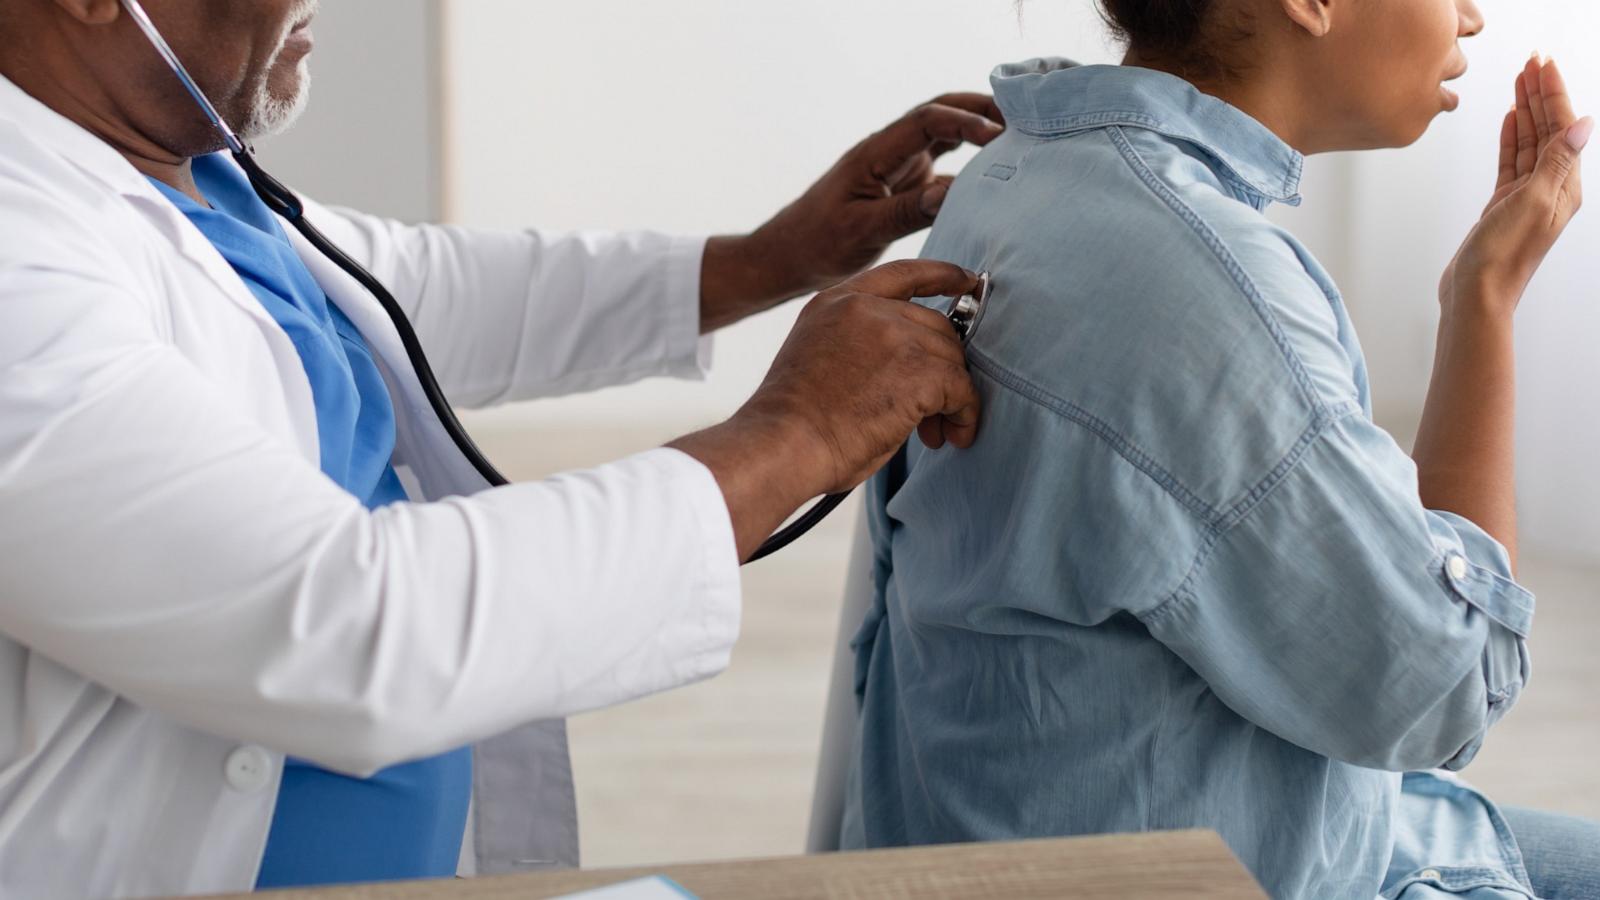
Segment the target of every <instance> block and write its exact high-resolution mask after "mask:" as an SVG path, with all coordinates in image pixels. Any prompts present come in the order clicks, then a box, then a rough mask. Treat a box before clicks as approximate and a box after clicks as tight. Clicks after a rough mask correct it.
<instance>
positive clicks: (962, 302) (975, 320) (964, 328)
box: [945, 272, 994, 345]
mask: <svg viewBox="0 0 1600 900" xmlns="http://www.w3.org/2000/svg"><path fill="white" fill-rule="evenodd" d="M993 287H994V284H993V281H992V280H991V279H990V277H989V273H988V272H984V273H982V274H980V275H979V276H978V286H977V287H976V288H974V289H973V290H972V293H970V294H962V295H961V296H959V297H957V298H956V299H954V300H952V301H951V302H950V309H949V310H948V311H947V312H946V313H945V317H946V318H948V319H949V320H950V324H951V325H954V326H955V328H956V334H958V335H960V336H961V343H962V344H963V345H966V344H970V343H972V338H973V337H974V336H976V335H977V333H978V326H979V325H980V324H982V322H983V314H984V311H985V310H987V309H988V308H989V293H990V291H992V290H993Z"/></svg>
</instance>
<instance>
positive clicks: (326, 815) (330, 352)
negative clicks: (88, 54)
mask: <svg viewBox="0 0 1600 900" xmlns="http://www.w3.org/2000/svg"><path fill="white" fill-rule="evenodd" d="M194 178H195V183H196V184H197V185H198V186H199V188H200V193H201V194H203V195H204V196H205V197H206V199H207V200H209V201H210V203H211V208H209V209H208V208H206V207H204V206H201V205H200V204H198V203H196V202H195V201H194V200H192V199H190V198H189V197H188V196H186V195H184V194H182V193H180V192H178V191H175V190H173V189H172V188H170V187H168V186H167V185H165V184H162V183H160V182H155V181H154V180H153V179H152V182H153V183H154V184H155V185H156V187H157V188H159V189H160V190H161V192H162V193H163V194H165V195H166V196H167V198H168V199H170V200H171V201H172V202H173V203H174V204H176V205H177V207H178V209H180V210H181V211H182V212H183V213H184V214H185V215H187V216H188V217H189V220H190V221H191V222H193V223H194V224H195V226H196V227H197V228H199V229H200V232H201V233H202V234H204V235H205V236H206V238H207V239H209V240H210V241H211V243H212V244H214V245H215V246H216V248H217V250H219V251H220V252H221V253H222V256H223V258H224V259H226V260H227V261H228V263H229V264H230V265H232V266H233V268H234V271H236V272H238V273H239V277H240V278H242V279H243V280H244V283H245V285H246V286H247V287H249V288H250V291H251V293H253V294H255V296H256V299H257V300H259V301H260V302H261V305H262V306H263V307H265V308H266V310H267V312H268V313H270V314H271V316H272V318H273V319H275V320H276V321H277V323H278V324H279V325H280V326H281V327H282V328H283V330H284V331H285V332H286V333H287V334H288V335H289V338H290V340H292V341H293V342H294V345H295V349H297V350H298V351H299V353H300V359H301V362H302V363H303V364H304V365H305V369H306V375H307V377H308V378H309V379H310V381H311V394H312V398H313V400H314V401H315V404H316V415H317V433H318V437H319V438H320V441H321V450H322V471H323V472H324V473H325V474H326V475H327V476H328V477H329V478H332V479H333V480H334V481H335V482H337V483H338V484H339V485H340V486H341V487H343V488H344V489H345V490H347V491H349V492H350V493H351V494H353V495H355V496H356V497H357V498H359V499H360V500H361V501H362V503H364V504H365V505H366V506H367V508H368V509H377V508H379V507H382V506H385V505H387V504H390V503H395V502H399V501H403V500H405V499H407V498H406V493H405V488H403V487H402V486H401V484H400V479H399V477H398V476H397V475H396V474H395V470H394V465H393V462H392V458H393V455H394V441H395V421H394V407H393V405H392V401H391V400H390V397H389V390H388V387H387V386H386V385H385V384H384V382H383V377H382V376H381V375H380V374H379V371H378V367H377V364H376V363H374V362H373V359H372V353H371V351H370V350H369V349H368V348H367V344H366V341H365V340H363V339H362V337H361V333H360V332H359V331H358V330H357V329H356V327H355V325H354V324H352V323H351V321H350V320H349V319H348V318H346V317H345V315H344V313H342V312H340V311H339V308H338V307H337V306H335V305H334V304H331V303H329V302H328V298H327V295H326V294H324V293H323V291H322V289H321V288H320V287H319V286H318V285H317V282H316V280H315V279H313V278H312V276H311V272H310V270H309V269H307V268H306V265H305V263H304V262H302V261H301V259H300V257H299V256H298V255H297V254H296V253H295V251H294V248H293V246H292V245H290V243H289V240H288V237H287V236H286V235H285V233H284V230H283V226H282V225H281V224H280V222H279V221H278V219H277V217H276V216H275V215H273V213H272V211H271V210H269V209H268V208H267V207H266V205H265V204H263V203H262V202H261V200H260V199H259V198H257V197H256V194H255V192H254V190H252V189H251V187H250V183H249V181H248V180H247V179H246V178H245V177H244V174H243V173H242V172H240V171H239V170H238V168H236V167H235V166H234V165H233V164H232V163H231V162H229V161H228V160H227V159H226V158H225V157H223V156H222V155H220V154H219V155H214V156H207V157H202V158H200V159H197V160H195V161H194ZM471 793H472V753H471V750H470V748H463V749H460V750H457V751H454V752H452V753H447V754H444V755H442V756H436V757H433V758H431V759H425V760H420V761H418V762H413V763H407V764H405V765H400V766H395V767H393V768H390V769H385V770H383V771H382V772H379V773H378V774H377V775H374V776H373V777H371V778H367V779H357V778H349V777H346V776H343V775H338V774H335V773H332V772H328V771H325V770H323V769H319V768H317V767H316V766H313V765H312V764H310V763H308V762H305V761H303V760H298V759H293V758H291V759H290V760H289V761H288V763H287V765H286V766H285V767H284V772H283V782H282V785H281V787H280V788H279V789H278V805H277V810H276V812H275V813H274V814H273V820H272V831H271V833H270V835H269V836H268V838H267V847H266V853H265V856H264V857H263V859H262V861H261V872H260V875H259V876H258V878H257V881H256V886H257V887H260V888H272V887H291V886H299V885H312V884H332V883H338V882H355V881H382V880H390V879H400V878H444V877H449V876H452V875H454V874H455V871H456V861H457V858H458V856H459V854H460V852H461V838H462V833H463V831H464V830H465V828H466V820H467V805H468V801H469V799H470V797H471Z"/></svg>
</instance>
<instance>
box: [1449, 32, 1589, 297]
mask: <svg viewBox="0 0 1600 900" xmlns="http://www.w3.org/2000/svg"><path fill="white" fill-rule="evenodd" d="M1593 131H1594V120H1593V119H1592V118H1587V117H1586V118H1584V119H1581V120H1580V119H1578V117H1577V114H1576V113H1574V112H1573V109H1572V99H1571V97H1570V96H1569V95H1568V93H1567V86H1566V82H1565V80H1564V79H1562V77H1561V70H1560V69H1559V68H1557V67H1556V64H1555V62H1554V61H1540V60H1539V59H1538V58H1537V57H1535V58H1533V59H1530V60H1528V63H1527V65H1526V66H1525V67H1524V68H1523V71H1522V72H1521V73H1520V74H1518V76H1517V83H1516V105H1515V107H1514V108H1513V109H1512V110H1511V111H1510V112H1508V113H1506V117H1505V122H1504V123H1503V125H1502V128H1501V133H1500V173H1499V177H1498V178H1497V180H1496V183H1495V191H1494V196H1493V197H1492V198H1491V199H1490V201H1489V205H1488V207H1487V208H1486V209H1485V210H1484V213H1483V218H1482V219H1480V220H1479V221H1478V223H1477V225H1476V226H1474V227H1473V229H1472V232H1471V233H1470V234H1468V235H1467V239H1466V241H1465V243H1463V244H1462V246H1461V250H1460V251H1459V252H1458V253H1457V254H1456V258H1455V259H1454V260H1452V261H1451V263H1450V265H1449V267H1447V268H1446V269H1445V273H1444V277H1443V279H1441V281H1440V285H1439V298H1440V302H1442V303H1443V304H1444V305H1445V307H1446V309H1447V310H1449V309H1453V308H1454V307H1455V306H1457V305H1458V304H1460V303H1462V302H1468V301H1470V302H1473V303H1483V304H1487V305H1488V308H1487V309H1485V310H1480V311H1487V312H1491V313H1494V314H1510V313H1511V312H1513V311H1514V310H1515V309H1516V306H1517V304H1518V303H1519V302H1520V301H1521V299H1522V293H1523V290H1524V289H1525V288H1526V287H1527V285H1528V281H1529V280H1530V279H1532V278H1533V274H1534V273H1535V272H1536V271H1538V269H1539V266H1540V264H1542V263H1543V262H1544V258H1545V256H1546V255H1547V254H1548V253H1549V252H1550V249H1551V248H1552V247H1554V246H1555V243H1556V240H1557V239H1558V238H1560V237H1561V234H1562V232H1563V231H1565V230H1566V227H1567V224H1568V223H1570V222H1571V221H1572V218H1573V216H1574V215H1576V214H1577V212H1578V209H1579V207H1581V206H1582V205H1583V177H1582V166H1581V164H1580V158H1581V154H1582V152H1583V148H1584V147H1585V146H1586V145H1587V144H1588V141H1589V137H1590V135H1591V134H1592V133H1593Z"/></svg>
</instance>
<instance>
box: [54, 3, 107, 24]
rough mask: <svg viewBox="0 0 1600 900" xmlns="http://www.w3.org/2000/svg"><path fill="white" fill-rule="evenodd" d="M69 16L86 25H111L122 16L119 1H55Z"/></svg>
mask: <svg viewBox="0 0 1600 900" xmlns="http://www.w3.org/2000/svg"><path fill="white" fill-rule="evenodd" d="M54 2H55V4H56V5H57V6H59V7H61V9H62V10H63V11H64V12H66V14H67V15H69V16H71V17H73V18H74V19H77V20H78V21H79V22H82V23H83V24H85V25H110V24H111V23H112V22H115V21H116V20H117V17H118V16H120V15H122V4H121V3H119V2H118V0H54Z"/></svg>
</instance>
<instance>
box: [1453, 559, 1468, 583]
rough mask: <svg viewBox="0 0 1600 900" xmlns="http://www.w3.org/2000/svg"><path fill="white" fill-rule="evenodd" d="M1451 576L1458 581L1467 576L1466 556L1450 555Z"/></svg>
mask: <svg viewBox="0 0 1600 900" xmlns="http://www.w3.org/2000/svg"><path fill="white" fill-rule="evenodd" d="M1449 566H1450V577H1451V578H1453V579H1455V580H1456V581H1460V580H1461V579H1463V578H1465V577H1467V560H1466V557H1464V556H1452V557H1450V562H1449Z"/></svg>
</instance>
